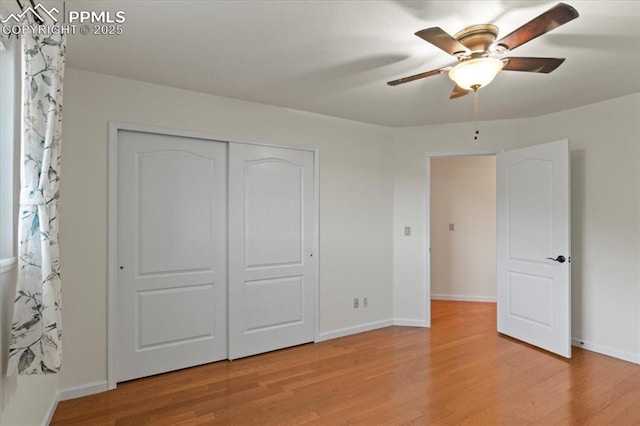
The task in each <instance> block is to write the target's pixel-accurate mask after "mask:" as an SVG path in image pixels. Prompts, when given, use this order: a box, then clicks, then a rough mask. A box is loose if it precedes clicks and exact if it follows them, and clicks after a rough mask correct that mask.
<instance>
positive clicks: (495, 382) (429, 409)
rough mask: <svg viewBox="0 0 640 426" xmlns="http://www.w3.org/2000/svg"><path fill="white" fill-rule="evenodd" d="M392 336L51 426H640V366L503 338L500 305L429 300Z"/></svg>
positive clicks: (89, 410) (386, 331)
mask: <svg viewBox="0 0 640 426" xmlns="http://www.w3.org/2000/svg"><path fill="white" fill-rule="evenodd" d="M432 309H433V324H432V328H431V329H421V328H410V327H388V328H383V329H379V330H375V331H371V332H367V333H362V334H357V335H353V336H348V337H343V338H340V339H335V340H330V341H326V342H322V343H317V344H308V345H303V346H298V347H294V348H290V349H284V350H280V351H276V352H271V353H268V354H263V355H258V356H254V357H249V358H245V359H241V360H236V361H233V362H227V361H223V362H218V363H213V364H209V365H204V366H200V367H194V368H189V369H186V370H181V371H177V372H173V373H167V374H162V375H158V376H154V377H149V378H145V379H139V380H134V381H130V382H126V383H120V384H119V385H118V388H117V389H116V390H114V391H110V392H105V393H101V394H97V395H92V396H88V397H84V398H78V399H75V400H70V401H63V402H61V403H60V404H59V405H58V408H57V410H56V413H55V415H54V418H53V422H52V424H53V425H78V424H82V425H114V424H116V425H144V424H154V425H194V424H223V425H301V424H312V425H313V424H315V425H342V424H361V425H379V424H380V425H382V424H384V425H403V424H411V425H426V424H429V425H458V424H468V425H486V424H505V425H524V424H540V425H551V424H567V425H586V424H593V425H606V424H611V425H640V365H637V364H632V363H628V362H624V361H620V360H617V359H614V358H610V357H607V356H604V355H599V354H597V353H593V352H589V351H584V350H581V349H578V348H574V349H573V358H572V359H571V360H565V359H562V358H560V357H556V356H554V355H550V354H548V353H546V352H544V351H541V350H538V349H535V348H533V347H531V346H528V345H526V344H524V343H520V342H518V341H516V340H513V339H510V338H507V337H504V336H501V335H498V334H497V333H496V331H495V330H496V324H495V305H494V304H492V303H465V302H447V301H433V303H432Z"/></svg>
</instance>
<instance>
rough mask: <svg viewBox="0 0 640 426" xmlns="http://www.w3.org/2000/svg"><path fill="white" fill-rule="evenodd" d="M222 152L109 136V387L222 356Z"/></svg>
mask: <svg viewBox="0 0 640 426" xmlns="http://www.w3.org/2000/svg"><path fill="white" fill-rule="evenodd" d="M226 232H227V230H226V144H225V143H221V142H214V141H205V140H200V139H193V138H185V137H178V136H169V135H160V134H154V133H144V132H135V131H123V130H120V131H119V132H118V231H117V235H118V237H117V238H118V245H117V259H118V277H117V281H118V284H117V313H118V318H117V325H116V350H115V371H116V381H123V380H130V379H134V378H138V377H144V376H148V375H152V374H157V373H162V372H166V371H171V370H176V369H180V368H184V367H190V366H194V365H198V364H204V363H208V362H212V361H218V360H221V359H225V358H226V357H227V323H226V319H227V318H226V317H227V313H226V303H227V300H226V299H227V293H226V285H227V282H226V278H227V277H226V239H227V233H226Z"/></svg>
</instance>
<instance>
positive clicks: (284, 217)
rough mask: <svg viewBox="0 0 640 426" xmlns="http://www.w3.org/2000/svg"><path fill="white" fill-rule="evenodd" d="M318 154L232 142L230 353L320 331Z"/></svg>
mask: <svg viewBox="0 0 640 426" xmlns="http://www.w3.org/2000/svg"><path fill="white" fill-rule="evenodd" d="M313 155H314V154H313V152H310V151H301V150H294V149H283V148H273V147H265V146H255V145H244V144H233V143H231V144H229V236H230V237H229V358H231V359H236V358H240V357H244V356H248V355H254V354H258V353H262V352H267V351H271V350H275V349H280V348H284V347H288V346H293V345H298V344H301V343H306V342H311V341H313V337H314V318H315V312H314V306H315V305H314V303H315V302H314V299H315V297H314V296H315V293H314V292H315V285H316V283H315V267H316V259H317V256H315V255H314V252H313V250H314V247H315V245H314V181H313V180H314V171H313V168H314V164H313V161H314V157H313Z"/></svg>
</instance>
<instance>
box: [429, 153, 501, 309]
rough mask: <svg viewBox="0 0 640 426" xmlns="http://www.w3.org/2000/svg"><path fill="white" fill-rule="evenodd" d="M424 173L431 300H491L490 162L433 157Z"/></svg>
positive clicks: (493, 290)
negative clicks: (426, 174)
mask: <svg viewBox="0 0 640 426" xmlns="http://www.w3.org/2000/svg"><path fill="white" fill-rule="evenodd" d="M429 174H430V185H431V186H430V192H429V195H430V213H431V214H430V217H429V218H430V222H431V226H430V230H431V233H430V236H431V297H432V298H437V299H449V300H470V301H474V300H478V301H493V300H495V298H496V157H495V156H493V155H489V156H464V157H433V158H431V161H430V167H429ZM450 225H453V230H450ZM427 255H428V254H427Z"/></svg>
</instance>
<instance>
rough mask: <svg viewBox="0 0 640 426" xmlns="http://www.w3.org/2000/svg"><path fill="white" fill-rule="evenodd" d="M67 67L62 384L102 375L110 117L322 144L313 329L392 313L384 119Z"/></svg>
mask: <svg viewBox="0 0 640 426" xmlns="http://www.w3.org/2000/svg"><path fill="white" fill-rule="evenodd" d="M65 78H66V80H65V110H64V118H63V120H64V121H63V127H64V144H63V148H62V149H63V164H62V173H63V176H64V177H63V180H62V186H61V198H60V215H61V224H60V229H61V237H60V240H61V257H62V264H63V265H64V266H63V271H62V272H63V280H64V284H63V286H64V290H63V306H64V318H65V319H64V337H65V341H64V348H65V349H64V350H65V364H64V366H63V371H62V376H61V387H63V388H66V387H70V386H75V385H83V384H87V383H95V382H100V381H104V380H106V363H107V359H106V356H107V123H108V121H109V120H118V121H126V122H133V123H141V124H150V125H155V126H162V127H168V128H174V129H188V130H192V131H200V132H209V133H216V134H222V135H226V137H228V138H231V139H236V138H239V139H246V140H251V141H268V142H271V143H275V144H282V145H304V146H308V147H318V148H319V149H320V279H321V287H320V330H321V332H330V331H333V330H337V329H341V328H348V327H352V326H356V325H360V324H365V323H369V322H375V321H380V320H388V319H390V318H391V317H392V315H393V312H392V302H391V297H392V290H391V289H392V283H391V280H392V263H391V262H392V250H393V243H392V239H391V227H392V221H393V216H392V214H393V207H392V199H393V197H392V190H393V174H392V173H393V170H392V165H391V163H390V162H389V158H390V157H391V156H392V147H391V144H390V140H391V129H389V128H385V127H380V126H373V125H369V124H362V123H357V122H353V121H348V120H342V119H337V118H332V117H326V116H320V115H316V114H310V113H305V112H300V111H293V110H287V109H284V108H278V107H271V106H266V105H259V104H255V103H249V102H242V101H237V100H232V99H227V98H221V97H216V96H212V95H206V94H202V93H196V92H190V91H186V90H179V89H174V88H170V87H164V86H158V85H154V84H149V83H142V82H137V81H132V80H125V79H120V78H114V77H109V76H106V75H100V74H95V73H89V72H84V71H80V70H77V69H73V68H69V69H67V71H66V75H65ZM365 295H367V296H368V297H369V307H368V308H366V309H365V308H360V309H357V310H356V309H353V305H352V300H353V298H354V297H362V296H365Z"/></svg>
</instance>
